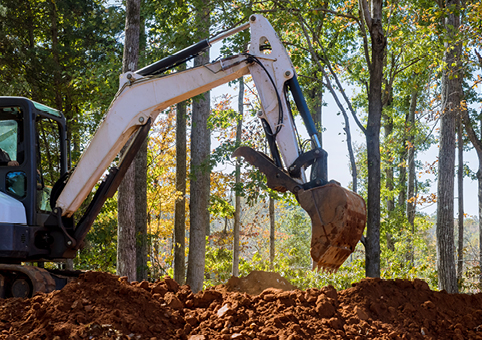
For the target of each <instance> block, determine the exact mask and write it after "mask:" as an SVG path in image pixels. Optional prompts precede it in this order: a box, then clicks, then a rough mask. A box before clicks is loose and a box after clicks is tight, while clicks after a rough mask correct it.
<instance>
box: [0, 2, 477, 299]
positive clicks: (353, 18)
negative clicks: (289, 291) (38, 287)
mask: <svg viewBox="0 0 482 340" xmlns="http://www.w3.org/2000/svg"><path fill="white" fill-rule="evenodd" d="M140 3H141V7H140V8H141V12H140V17H141V30H140V39H139V54H138V57H139V61H138V65H139V67H143V66H145V65H148V64H150V63H152V62H154V61H156V60H158V59H160V58H163V57H165V56H168V55H170V54H172V53H173V52H175V51H178V50H181V49H183V48H185V47H186V46H189V45H190V44H193V43H195V42H196V41H197V40H199V39H197V36H198V34H197V33H198V32H201V31H203V32H204V31H206V29H207V30H208V32H209V35H210V36H212V35H214V34H216V33H219V32H222V31H224V30H226V29H229V28H232V27H234V26H236V25H239V24H240V23H243V22H246V21H247V20H248V18H249V15H250V14H252V13H261V14H263V15H265V16H266V17H267V18H268V19H269V20H270V22H271V23H272V25H273V27H274V28H275V30H276V31H277V32H278V34H279V35H280V38H281V40H282V41H283V42H284V43H285V46H286V48H287V49H288V51H289V53H290V56H291V58H292V61H293V64H294V65H295V67H296V69H297V72H298V74H299V79H300V83H301V85H302V87H303V90H304V93H305V96H306V97H307V100H308V102H309V106H310V109H311V110H312V111H313V114H314V115H316V114H323V101H324V100H326V98H327V97H329V96H331V97H333V98H334V99H335V102H336V103H337V104H338V105H339V107H338V109H339V112H338V114H340V115H342V116H343V117H344V122H345V124H344V130H345V133H346V142H347V150H348V153H349V155H350V169H351V174H352V183H351V189H352V190H354V191H356V192H358V193H359V194H360V195H362V196H363V197H364V198H365V199H366V200H367V203H368V209H369V216H368V225H367V235H366V236H367V239H366V241H365V245H363V244H361V243H360V244H359V245H358V246H357V249H356V250H355V252H354V253H353V255H352V256H351V257H350V258H349V260H348V261H347V262H346V263H345V264H344V265H343V266H342V267H341V268H340V270H339V271H338V272H337V273H336V274H328V273H317V272H313V271H311V259H310V256H309V245H310V239H311V233H310V228H311V224H310V221H309V217H308V216H307V215H306V214H305V213H304V211H303V210H302V209H300V208H299V207H298V206H297V204H296V203H295V202H294V197H292V196H290V195H288V194H285V195H279V194H277V193H275V192H270V191H268V190H266V186H265V184H264V179H263V178H262V176H261V175H260V174H259V173H258V172H256V171H255V170H254V169H253V168H252V167H250V166H247V165H246V164H243V166H242V171H241V173H240V177H241V178H240V180H238V182H237V183H238V184H235V183H236V171H235V160H232V159H231V158H230V154H231V153H232V151H233V150H234V149H235V147H236V146H237V145H239V144H240V143H244V144H249V145H251V146H253V147H255V148H257V149H260V150H267V148H266V145H265V143H264V137H263V134H262V132H261V131H262V129H261V127H260V125H259V124H258V122H257V120H256V112H257V110H259V102H258V100H257V98H256V90H255V88H254V85H253V83H252V81H251V79H250V78H249V77H245V78H244V80H243V82H238V83H236V84H233V86H236V89H237V90H238V91H239V94H238V96H237V97H231V96H225V97H222V98H218V99H217V100H216V101H215V102H212V103H211V115H210V117H209V119H208V127H209V129H210V130H211V133H212V138H216V139H217V142H216V145H217V146H216V148H214V150H212V152H211V155H210V159H209V167H210V169H217V168H226V169H231V170H227V171H216V170H213V171H211V173H210V182H211V183H210V200H209V216H210V225H209V228H208V230H209V232H208V234H209V235H207V240H206V252H205V256H206V257H205V259H206V264H205V268H206V272H205V275H204V285H205V286H208V285H213V284H218V283H221V282H225V281H226V279H227V278H229V276H230V275H231V274H232V273H233V265H232V263H233V254H234V253H236V251H235V249H234V246H233V239H234V237H235V233H233V226H234V216H235V214H236V204H235V201H236V198H235V196H240V197H241V201H240V208H239V214H240V243H239V244H240V248H239V275H244V274H247V273H249V272H250V271H251V270H255V269H263V270H276V271H278V272H280V273H281V275H283V276H285V277H286V278H288V279H289V280H290V281H291V282H292V283H293V284H294V285H296V286H299V287H300V288H307V287H314V286H317V287H319V286H323V285H326V284H333V285H334V286H335V287H336V288H337V289H342V288H347V287H349V286H350V285H351V283H352V282H355V281H359V280H360V279H362V278H363V277H365V276H366V275H369V276H380V277H382V278H390V279H392V278H411V279H412V278H415V277H418V278H422V279H424V280H426V281H427V282H428V283H429V284H430V286H431V288H434V289H435V288H440V289H447V290H449V291H454V287H453V286H451V285H452V284H453V280H452V279H451V277H455V278H456V281H455V283H456V285H457V287H456V290H458V291H460V292H475V291H479V289H480V288H479V287H480V278H481V271H480V259H481V256H482V254H481V252H480V247H479V243H480V242H479V237H481V236H480V235H481V234H482V233H481V224H480V218H477V217H465V216H464V212H463V205H462V207H459V210H457V209H455V207H454V202H458V204H460V201H461V200H457V201H456V200H455V197H454V195H453V192H454V180H455V178H457V180H459V181H463V180H464V178H467V177H468V176H472V178H477V179H478V180H479V183H480V181H481V179H482V178H481V172H480V170H479V169H469V168H468V167H467V166H464V162H463V152H464V150H465V151H466V150H468V149H471V148H475V149H476V150H477V153H478V156H479V163H480V159H481V158H482V144H481V138H482V137H481V125H480V118H481V114H482V107H481V98H480V82H481V68H482V58H481V56H480V53H482V49H481V36H482V4H481V3H480V2H478V1H466V2H460V1H453V0H450V1H422V0H420V1H402V0H400V1H390V2H388V1H386V2H382V1H372V2H370V3H367V2H366V1H365V0H360V1H352V0H347V1H321V2H299V1H259V2H246V1H229V2H225V1H212V2H209V3H207V2H202V1H201V2H196V1H192V2H189V1H184V2H183V1H165V0H143V1H141V2H140ZM207 5H209V6H208V7H209V17H210V24H209V26H208V27H206V26H205V24H201V23H200V22H199V21H197V20H195V17H196V15H197V14H198V13H199V12H200V11H201V10H200V9H201V8H205V7H203V6H207ZM125 8H126V7H125V4H123V3H117V2H108V1H102V0H88V1H85V0H84V1H80V0H63V1H60V0H32V1H24V2H20V3H19V2H17V1H13V0H2V1H1V2H0V16H1V17H2V20H1V23H0V53H1V54H0V94H1V95H3V96H25V97H28V98H30V99H32V100H35V101H38V102H41V103H44V104H46V105H49V106H52V107H54V108H57V109H59V110H62V112H63V113H64V114H65V116H66V118H67V122H68V126H69V130H68V136H69V140H70V142H71V149H72V154H71V161H72V164H73V165H74V166H75V163H76V161H78V159H79V157H80V155H81V154H82V151H83V150H84V148H85V147H86V146H87V145H88V141H89V140H90V139H91V138H92V136H93V134H94V132H95V130H96V127H97V126H98V124H99V123H100V121H101V119H102V117H103V115H104V114H105V112H106V110H107V108H108V106H109V104H110V102H111V100H112V98H113V97H114V95H115V93H116V91H117V87H118V75H119V74H120V73H121V72H122V55H123V47H124V46H123V44H124V37H125V36H124V30H125V16H126V13H125ZM246 39H247V35H246V33H243V34H240V35H238V36H236V37H235V38H234V39H232V40H229V41H225V42H224V45H223V48H222V49H221V52H222V53H223V55H230V54H234V53H238V52H242V51H244V50H245V49H246V46H245V44H246ZM377 72H378V73H377ZM376 84H378V93H379V98H378V101H377V97H376V93H375V92H376V89H374V88H373V87H374V86H375V85H376ZM347 88H355V89H356V91H355V94H354V95H350V94H348V93H347V92H346V89H347ZM454 95H456V96H455V97H454ZM239 98H241V100H242V102H241V107H243V108H244V114H243V115H242V126H243V128H242V130H241V131H242V134H241V135H240V136H239V138H240V140H238V141H236V135H237V131H236V130H237V126H238V125H239V124H238V123H239V121H241V119H240V115H239V111H240V110H239V108H238V107H239V105H236V104H239V103H238V100H239ZM194 102H195V101H194ZM191 104H192V103H188V106H187V112H186V117H187V119H186V121H187V126H188V134H187V136H188V138H187V150H188V153H187V154H188V158H187V163H188V164H189V150H190V139H189V131H190V129H191V125H190V124H191V122H192V110H191ZM375 104H376V105H375ZM178 111H179V107H172V108H170V109H169V110H166V112H163V113H162V114H161V115H160V117H159V118H158V120H157V122H156V123H155V125H154V127H153V129H152V130H151V133H150V135H149V138H148V146H147V172H146V174H147V177H146V183H147V186H146V188H147V189H146V190H147V194H146V196H147V207H146V211H147V222H146V227H147V233H146V235H145V237H146V241H147V242H146V252H147V262H146V264H145V266H146V268H145V269H146V271H147V273H148V277H149V278H150V279H155V278H157V277H159V276H162V275H166V274H169V275H174V273H173V258H174V243H175V242H173V234H174V219H175V203H176V198H179V191H178V190H177V189H176V143H177V141H176V126H177V119H178V117H179V115H177V113H178ZM377 112H378V116H377V114H376V113H377ZM324 117H326V115H324ZM325 119H326V118H325ZM353 122H354V123H355V125H356V126H357V128H358V129H360V130H361V131H362V132H363V133H364V135H365V136H366V138H367V142H368V143H365V144H362V145H357V146H356V147H355V146H354V145H351V130H350V129H353V126H350V124H353ZM319 128H320V132H322V130H323V126H322V125H319ZM456 131H457V135H456ZM375 141H376V142H377V143H374V142H375ZM433 145H437V146H439V148H440V154H439V162H435V163H434V164H431V165H429V166H427V165H426V164H424V163H423V161H422V160H421V159H418V158H417V155H418V153H420V152H421V151H423V150H426V149H427V148H429V147H431V146H433ZM456 148H457V149H458V150H460V151H458V155H459V156H458V157H457V159H456V158H455V154H456ZM377 150H378V151H377ZM460 155H462V156H460ZM331 157H333V155H332V156H331ZM456 160H457V164H456ZM219 164H230V166H227V167H226V166H222V167H220V166H219ZM376 164H379V168H378V172H377V169H376V167H375V168H374V167H373V166H374V165H376ZM480 164H482V163H480ZM422 172H430V173H433V174H435V175H436V176H437V179H438V189H437V192H431V191H430V183H428V182H427V181H420V180H419V176H420V174H421V173H422ZM456 176H457V177H456ZM191 180H192V177H191V176H190V175H189V167H188V173H187V174H186V175H185V180H184V182H185V183H186V184H187V187H186V190H187V191H186V192H187V193H186V195H185V198H186V200H185V202H184V204H185V210H186V223H185V224H184V225H185V230H186V236H185V242H186V245H187V247H186V249H185V250H184V252H185V255H186V259H187V256H188V254H189V236H190V234H189V232H190V229H189V227H190V222H189V221H190V220H193V219H196V216H192V215H191V214H190V211H189V209H190V205H189V203H190V195H189V190H190V182H191ZM479 185H480V184H479ZM459 187H460V186H459ZM377 189H378V190H379V192H378V193H377ZM480 190H482V189H479V191H480ZM450 193H452V195H451V196H450ZM462 196H463V195H462ZM462 196H460V192H459V197H462ZM473 199H474V200H475V199H476V198H475V197H474V198H473ZM270 202H271V204H270ZM440 202H442V203H443V205H442V204H441V203H440ZM447 202H448V203H447ZM430 203H439V204H441V206H443V207H444V209H445V207H449V208H448V210H444V209H439V210H438V211H437V214H436V215H435V216H427V215H426V214H424V213H422V212H420V210H419V208H420V207H421V206H423V205H424V204H430ZM462 204H463V202H462ZM270 205H271V207H272V208H271V209H270ZM273 207H274V209H273ZM450 207H451V209H450ZM271 216H275V221H274V223H275V226H276V227H275V233H274V234H273V232H272V231H271V230H270V226H271V224H272V220H270V217H271ZM454 216H457V217H458V218H456V219H454ZM117 225H118V219H117V203H116V198H114V199H113V200H110V201H108V202H107V203H106V205H105V206H104V208H103V210H102V212H101V215H100V216H99V217H98V219H97V220H96V222H95V225H94V227H93V229H92V230H91V232H90V233H89V235H88V242H87V246H86V248H85V249H84V250H82V251H81V252H80V253H79V256H78V257H77V258H76V259H75V261H74V268H75V269H83V270H84V269H90V270H102V271H109V272H115V271H116V265H117V258H116V252H117V250H116V249H117ZM271 235H272V236H274V239H275V241H274V244H273V243H272V242H271V244H270V236H271ZM447 237H448V239H445V238H447ZM139 239H140V238H138V240H139ZM441 240H444V242H448V244H449V245H453V246H451V247H447V246H445V247H443V248H440V245H441V244H447V243H444V242H442V243H440V242H441ZM367 242H368V243H367ZM272 245H274V249H275V256H274V258H273V253H272V252H271V251H270V250H271V249H272V248H270V246H272ZM367 247H368V248H367ZM441 249H442V250H443V251H441ZM445 251H448V253H447V254H445V253H444V252H445ZM367 252H370V254H374V256H375V258H376V257H377V256H378V262H377V261H375V263H367V261H366V258H367V257H366V254H367ZM370 258H372V259H373V258H374V257H373V256H371V257H370ZM377 265H378V268H377ZM367 268H368V269H367ZM447 268H448V270H447ZM441 269H442V270H441ZM445 280H447V282H448V283H444V282H445Z"/></svg>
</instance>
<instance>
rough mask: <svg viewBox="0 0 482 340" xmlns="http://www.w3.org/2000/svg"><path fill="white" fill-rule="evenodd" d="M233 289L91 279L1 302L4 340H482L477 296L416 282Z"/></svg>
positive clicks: (1, 336) (94, 276)
mask: <svg viewBox="0 0 482 340" xmlns="http://www.w3.org/2000/svg"><path fill="white" fill-rule="evenodd" d="M262 275H265V274H259V273H258V274H255V275H254V276H258V278H259V277H260V276H262ZM266 275H267V276H270V275H269V274H266ZM273 277H275V278H277V276H276V275H271V278H273ZM233 281H236V280H233ZM275 281H276V280H275ZM276 282H278V281H276ZM239 286H240V285H238V286H236V287H239ZM229 289H233V285H231V287H229V285H226V286H225V287H216V288H212V289H208V290H205V291H202V292H199V293H197V294H193V293H192V292H191V290H190V289H189V287H188V286H179V285H178V284H177V283H176V282H175V281H174V280H172V279H170V278H166V279H165V280H164V281H162V282H157V283H154V284H149V283H147V282H141V283H134V284H129V283H127V282H125V281H124V280H122V279H119V278H118V277H116V276H113V275H110V274H105V273H91V272H90V273H86V274H84V275H82V276H81V278H80V279H79V280H77V281H76V282H72V283H70V284H69V285H67V286H66V287H65V288H64V289H62V290H61V291H57V292H53V293H50V294H39V295H37V296H35V297H33V298H31V299H26V300H21V299H7V300H0V339H9V340H13V339H56V340H60V339H150V340H154V339H158V340H159V339H189V340H208V339H237V340H248V339H259V340H267V339H280V340H281V339H284V340H294V339H482V295H481V294H478V295H450V294H447V293H445V292H433V291H431V290H430V289H429V288H428V285H427V284H426V283H425V282H423V281H420V280H415V281H413V282H411V281H405V280H394V281H385V280H380V279H366V280H362V281H361V282H359V283H357V284H354V286H353V287H352V288H350V289H347V290H344V291H340V292H337V291H336V290H335V289H334V288H333V287H331V286H328V287H324V288H322V289H308V290H306V291H300V290H291V291H283V290H282V289H276V288H268V289H265V290H263V291H262V292H261V294H259V295H249V294H247V293H243V292H239V291H235V292H229V291H228V290H229Z"/></svg>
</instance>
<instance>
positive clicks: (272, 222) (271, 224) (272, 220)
mask: <svg viewBox="0 0 482 340" xmlns="http://www.w3.org/2000/svg"><path fill="white" fill-rule="evenodd" d="M275 227H276V226H275V214H274V199H273V198H272V197H270V198H269V267H270V269H271V270H273V269H274V256H275V244H274V242H275Z"/></svg>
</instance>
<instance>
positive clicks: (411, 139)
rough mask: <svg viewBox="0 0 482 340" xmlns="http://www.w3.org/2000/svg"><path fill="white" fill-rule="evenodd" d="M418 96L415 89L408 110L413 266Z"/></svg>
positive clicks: (409, 208)
mask: <svg viewBox="0 0 482 340" xmlns="http://www.w3.org/2000/svg"><path fill="white" fill-rule="evenodd" d="M417 98H418V91H417V90H413V91H412V94H411V99H410V108H409V110H408V121H407V127H408V138H407V141H408V188H407V196H408V199H409V200H410V202H407V219H408V223H410V225H411V234H412V237H411V238H410V245H409V249H410V253H411V255H412V256H411V258H410V262H411V264H412V266H413V263H414V252H415V248H414V245H413V237H414V235H415V208H416V204H417V202H416V200H415V146H414V144H413V143H414V140H415V136H414V134H415V111H416V110H417Z"/></svg>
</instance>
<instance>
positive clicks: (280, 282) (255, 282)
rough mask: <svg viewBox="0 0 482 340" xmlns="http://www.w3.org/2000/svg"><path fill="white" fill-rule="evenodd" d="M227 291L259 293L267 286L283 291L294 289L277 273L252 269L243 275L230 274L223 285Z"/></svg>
mask: <svg viewBox="0 0 482 340" xmlns="http://www.w3.org/2000/svg"><path fill="white" fill-rule="evenodd" d="M225 288H226V290H227V291H229V292H242V293H248V294H250V295H259V294H261V293H262V292H263V290H265V289H268V288H277V289H281V290H283V291H287V290H295V289H296V287H295V286H293V285H292V284H291V283H290V282H289V281H288V280H286V279H285V278H284V277H282V276H281V275H280V274H278V273H270V272H263V271H258V270H254V271H252V272H251V273H249V274H248V275H247V276H245V277H236V276H232V277H231V278H230V279H229V280H228V282H227V283H226V285H225Z"/></svg>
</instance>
